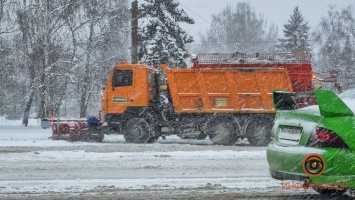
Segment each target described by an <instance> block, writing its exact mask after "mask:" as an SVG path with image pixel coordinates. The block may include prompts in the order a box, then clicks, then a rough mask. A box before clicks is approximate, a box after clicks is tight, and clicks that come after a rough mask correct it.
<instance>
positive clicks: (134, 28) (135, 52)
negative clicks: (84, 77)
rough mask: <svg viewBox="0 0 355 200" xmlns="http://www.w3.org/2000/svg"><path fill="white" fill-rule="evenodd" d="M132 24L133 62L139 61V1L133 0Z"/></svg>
mask: <svg viewBox="0 0 355 200" xmlns="http://www.w3.org/2000/svg"><path fill="white" fill-rule="evenodd" d="M131 12H132V24H131V28H132V30H131V37H132V39H131V41H132V63H133V64H137V63H138V1H137V0H134V1H133V2H132V11H131Z"/></svg>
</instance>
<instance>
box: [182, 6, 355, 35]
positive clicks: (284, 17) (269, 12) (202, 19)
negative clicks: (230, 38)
mask: <svg viewBox="0 0 355 200" xmlns="http://www.w3.org/2000/svg"><path fill="white" fill-rule="evenodd" d="M177 1H179V2H180V8H183V9H184V10H185V11H186V12H187V13H188V14H189V16H190V17H192V18H193V19H194V20H195V24H194V25H183V28H184V29H185V30H187V31H188V32H189V33H190V34H191V35H192V36H193V37H194V39H195V41H198V40H199V37H198V33H199V31H201V32H203V31H205V30H206V29H208V28H209V26H210V21H211V16H212V14H218V13H220V12H221V11H222V10H223V9H224V8H225V7H226V6H227V5H228V4H232V5H235V4H236V3H237V2H248V3H250V5H251V6H252V8H253V9H254V10H255V12H256V13H257V14H263V15H264V18H266V19H267V20H268V22H269V24H270V23H275V24H276V25H277V26H278V30H279V37H282V36H283V35H282V30H283V25H284V24H285V23H287V21H288V20H289V19H290V15H292V13H293V9H294V8H295V7H296V6H298V7H299V10H300V11H301V14H302V15H303V18H304V20H305V21H306V22H308V25H309V26H311V29H312V28H313V27H314V26H315V25H317V24H318V23H319V22H320V19H321V17H325V16H326V15H327V11H328V10H329V5H336V7H337V10H339V9H341V8H345V7H347V6H349V5H351V6H352V7H353V12H354V9H355V0H244V1H243V0H177Z"/></svg>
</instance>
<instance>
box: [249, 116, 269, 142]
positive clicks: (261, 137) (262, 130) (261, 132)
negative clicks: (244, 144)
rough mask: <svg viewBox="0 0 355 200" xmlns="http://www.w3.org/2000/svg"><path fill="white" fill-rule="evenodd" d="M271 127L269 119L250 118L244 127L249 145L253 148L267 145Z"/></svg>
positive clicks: (262, 117) (260, 117) (261, 117)
mask: <svg viewBox="0 0 355 200" xmlns="http://www.w3.org/2000/svg"><path fill="white" fill-rule="evenodd" d="M272 126H273V122H272V120H271V118H269V117H264V116H256V117H252V118H250V119H249V120H248V122H247V124H246V127H245V133H246V135H247V138H248V141H249V143H250V144H251V145H253V146H266V145H268V144H269V142H270V136H271V129H272Z"/></svg>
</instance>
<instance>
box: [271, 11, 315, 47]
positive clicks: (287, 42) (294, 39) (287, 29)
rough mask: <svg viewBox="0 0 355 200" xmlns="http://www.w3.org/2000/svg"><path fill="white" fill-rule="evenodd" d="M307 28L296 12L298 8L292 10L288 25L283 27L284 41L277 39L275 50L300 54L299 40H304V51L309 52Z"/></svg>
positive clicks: (299, 14) (298, 12)
mask: <svg viewBox="0 0 355 200" xmlns="http://www.w3.org/2000/svg"><path fill="white" fill-rule="evenodd" d="M308 31H309V26H308V23H305V22H303V16H302V14H301V12H300V11H299V10H298V6H296V7H295V9H294V10H293V14H292V15H291V17H290V19H289V20H288V23H287V24H285V25H284V30H283V32H284V37H285V38H284V39H278V42H279V43H278V45H277V50H278V51H282V52H301V51H302V49H301V43H302V42H301V40H302V38H304V40H305V44H304V45H305V49H304V50H305V51H307V52H309V51H310V48H309V45H308V42H307V39H308Z"/></svg>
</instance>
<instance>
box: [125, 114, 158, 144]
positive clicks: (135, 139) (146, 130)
mask: <svg viewBox="0 0 355 200" xmlns="http://www.w3.org/2000/svg"><path fill="white" fill-rule="evenodd" d="M123 136H124V139H125V140H126V141H127V142H129V143H147V142H149V140H151V130H150V127H149V124H148V122H147V121H146V120H144V119H141V118H132V119H130V120H128V121H127V122H126V124H125V125H124V127H123Z"/></svg>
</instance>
